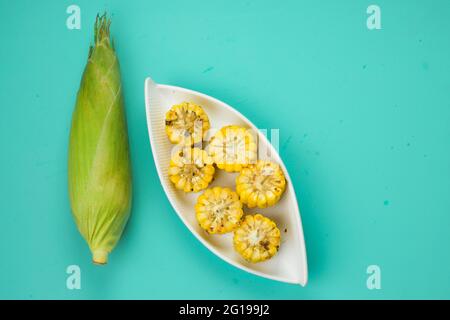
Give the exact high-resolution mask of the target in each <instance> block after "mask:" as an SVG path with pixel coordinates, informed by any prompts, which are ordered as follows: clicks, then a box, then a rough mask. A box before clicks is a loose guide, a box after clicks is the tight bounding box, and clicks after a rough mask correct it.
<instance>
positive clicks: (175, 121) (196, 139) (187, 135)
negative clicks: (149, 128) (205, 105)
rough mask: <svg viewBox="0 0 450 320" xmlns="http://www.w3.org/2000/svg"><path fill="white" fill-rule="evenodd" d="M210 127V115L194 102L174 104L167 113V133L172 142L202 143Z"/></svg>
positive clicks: (184, 143) (185, 143)
mask: <svg viewBox="0 0 450 320" xmlns="http://www.w3.org/2000/svg"><path fill="white" fill-rule="evenodd" d="M209 127H210V123H209V118H208V115H207V114H206V113H205V112H204V111H203V109H202V107H200V106H199V105H197V104H195V103H192V102H183V103H181V104H177V105H174V106H172V108H171V109H170V110H169V111H167V113H166V133H167V136H168V137H169V140H170V142H172V143H176V144H182V145H189V146H190V145H193V144H198V143H201V142H202V141H203V138H204V137H205V136H206V133H207V131H208V129H209Z"/></svg>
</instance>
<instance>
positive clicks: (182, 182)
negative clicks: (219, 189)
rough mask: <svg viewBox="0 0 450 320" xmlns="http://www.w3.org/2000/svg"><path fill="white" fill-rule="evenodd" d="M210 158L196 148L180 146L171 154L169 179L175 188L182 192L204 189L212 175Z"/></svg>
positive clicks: (212, 168) (212, 167)
mask: <svg viewBox="0 0 450 320" xmlns="http://www.w3.org/2000/svg"><path fill="white" fill-rule="evenodd" d="M214 171H215V169H214V166H213V165H212V159H211V157H210V156H208V154H207V153H206V151H204V150H201V149H198V148H182V149H180V150H179V151H178V152H176V153H174V154H173V155H172V159H171V160H170V166H169V179H170V181H172V183H173V184H174V185H175V188H177V189H179V190H183V191H184V192H199V191H200V190H203V189H206V188H207V187H208V185H209V183H210V182H211V181H212V179H213V177H214Z"/></svg>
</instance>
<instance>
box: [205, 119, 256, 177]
mask: <svg viewBox="0 0 450 320" xmlns="http://www.w3.org/2000/svg"><path fill="white" fill-rule="evenodd" d="M208 152H209V154H210V155H211V157H212V158H213V160H214V163H215V164H216V165H217V167H218V168H219V169H224V170H225V171H227V172H235V171H241V170H242V168H244V167H246V166H247V165H249V164H251V163H254V162H255V161H256V158H257V154H256V152H257V145H256V139H255V137H254V136H253V134H252V131H251V130H250V129H247V128H243V127H239V126H235V125H231V126H225V127H223V128H222V129H220V130H219V131H218V132H217V133H216V134H215V135H214V136H213V137H212V139H211V141H210V144H209V146H208Z"/></svg>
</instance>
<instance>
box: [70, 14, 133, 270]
mask: <svg viewBox="0 0 450 320" xmlns="http://www.w3.org/2000/svg"><path fill="white" fill-rule="evenodd" d="M109 26H110V20H109V19H108V18H107V17H106V15H103V16H102V17H98V16H97V19H96V21H95V30H94V33H95V37H94V39H95V43H94V46H91V47H90V50H89V59H88V62H87V64H86V68H85V70H84V73H83V77H82V80H81V83H80V89H79V91H78V95H77V101H76V105H75V110H74V112H73V115H72V127H71V131H70V142H69V161H68V182H69V196H70V202H71V207H72V213H73V217H74V219H75V222H76V224H77V226H78V229H79V231H80V233H81V234H82V236H83V237H84V239H85V240H86V241H87V243H88V245H89V247H90V249H91V251H92V254H93V261H94V262H95V263H98V264H105V263H106V262H107V260H108V254H109V253H110V252H111V251H112V250H113V248H114V247H115V246H116V244H117V242H118V241H119V239H120V237H121V234H122V232H123V229H124V227H125V225H126V222H127V220H128V217H129V213H130V207H131V196H132V187H131V165H130V158H129V148H128V134H127V126H126V119H125V111H124V106H123V97H122V88H121V81H120V71H119V63H118V60H117V57H116V54H115V52H114V48H113V46H112V44H111V41H110V35H109Z"/></svg>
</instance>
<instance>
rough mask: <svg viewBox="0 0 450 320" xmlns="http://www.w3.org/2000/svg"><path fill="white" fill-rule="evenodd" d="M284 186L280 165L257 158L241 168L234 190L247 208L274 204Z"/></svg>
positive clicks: (284, 181) (265, 206) (284, 180)
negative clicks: (255, 161)
mask: <svg viewBox="0 0 450 320" xmlns="http://www.w3.org/2000/svg"><path fill="white" fill-rule="evenodd" d="M285 188H286V179H285V177H284V174H283V171H282V170H281V168H280V166H279V165H278V164H276V163H273V162H270V161H264V160H259V161H258V162H257V163H256V164H253V165H250V166H248V167H247V168H244V169H242V171H241V173H240V174H239V176H238V177H237V178H236V192H237V193H238V194H239V197H240V199H241V201H242V203H244V204H246V205H247V206H248V207H249V208H254V207H256V206H257V207H259V208H267V207H270V206H273V205H274V204H276V203H277V202H278V201H279V200H280V197H281V195H282V194H283V192H284V190H285Z"/></svg>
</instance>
